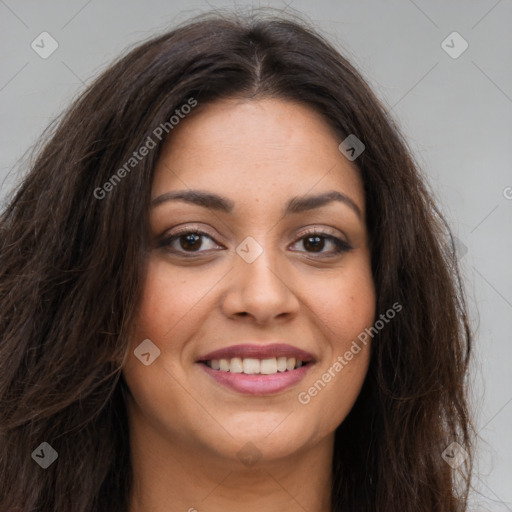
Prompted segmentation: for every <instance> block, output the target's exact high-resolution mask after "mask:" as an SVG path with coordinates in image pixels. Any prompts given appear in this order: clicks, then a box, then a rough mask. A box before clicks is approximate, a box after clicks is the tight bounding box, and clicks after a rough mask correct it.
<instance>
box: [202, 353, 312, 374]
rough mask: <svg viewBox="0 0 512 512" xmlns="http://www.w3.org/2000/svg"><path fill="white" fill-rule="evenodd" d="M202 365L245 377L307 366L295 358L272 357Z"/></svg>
mask: <svg viewBox="0 0 512 512" xmlns="http://www.w3.org/2000/svg"><path fill="white" fill-rule="evenodd" d="M201 362H202V363H203V364H205V365H206V366H208V367H209V368H211V369H212V370H216V371H219V372H230V373H243V374H245V375H275V374H276V373H278V372H280V373H283V372H290V371H293V370H296V369H298V368H300V367H302V366H304V365H307V364H309V363H308V362H306V361H301V360H300V359H296V358H295V357H286V356H281V357H272V358H268V359H255V358H253V357H245V358H241V357H233V358H231V359H209V360H206V361H201Z"/></svg>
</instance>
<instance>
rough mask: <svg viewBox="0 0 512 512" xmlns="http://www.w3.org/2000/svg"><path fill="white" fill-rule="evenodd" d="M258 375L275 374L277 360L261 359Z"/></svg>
mask: <svg viewBox="0 0 512 512" xmlns="http://www.w3.org/2000/svg"><path fill="white" fill-rule="evenodd" d="M260 373H262V374H263V375H272V374H274V373H277V359H276V358H275V357H273V358H272V359H262V360H261V369H260Z"/></svg>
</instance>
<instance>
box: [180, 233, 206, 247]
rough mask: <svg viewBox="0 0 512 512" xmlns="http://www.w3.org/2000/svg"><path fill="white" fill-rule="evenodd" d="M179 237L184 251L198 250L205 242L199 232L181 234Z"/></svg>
mask: <svg viewBox="0 0 512 512" xmlns="http://www.w3.org/2000/svg"><path fill="white" fill-rule="evenodd" d="M178 239H179V241H180V247H181V248H182V249H183V250H184V251H197V250H199V249H200V248H201V245H202V243H203V241H202V240H201V235H198V234H197V233H188V234H186V235H181V236H180V237H179V238H178Z"/></svg>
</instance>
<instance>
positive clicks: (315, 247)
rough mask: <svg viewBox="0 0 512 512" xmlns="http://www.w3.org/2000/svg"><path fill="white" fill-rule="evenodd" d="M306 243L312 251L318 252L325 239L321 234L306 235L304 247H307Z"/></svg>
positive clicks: (322, 246)
mask: <svg viewBox="0 0 512 512" xmlns="http://www.w3.org/2000/svg"><path fill="white" fill-rule="evenodd" d="M311 241H312V242H311ZM310 242H311V243H310ZM308 245H309V246H310V248H311V250H312V251H314V252H320V251H321V250H322V249H323V248H324V245H325V240H324V238H323V237H321V236H308V237H307V238H306V239H304V247H305V248H306V249H308Z"/></svg>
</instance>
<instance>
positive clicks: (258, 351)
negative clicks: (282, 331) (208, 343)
mask: <svg viewBox="0 0 512 512" xmlns="http://www.w3.org/2000/svg"><path fill="white" fill-rule="evenodd" d="M284 356H285V357H287V358H292V357H294V358H295V359H297V360H300V361H303V365H302V366H301V367H299V368H296V369H294V370H289V371H285V372H278V373H274V374H271V375H262V374H255V375H247V374H245V373H231V372H229V371H227V372H224V371H219V370H214V369H213V368H210V367H209V366H207V365H206V364H204V363H206V361H211V360H213V359H232V358H234V357H239V358H241V359H244V358H254V359H270V358H273V357H275V358H278V357H284ZM197 363H200V364H199V366H200V367H201V368H202V369H203V371H205V372H206V373H207V374H208V375H209V376H210V377H212V378H213V379H214V380H215V381H216V382H217V383H219V384H222V385H224V386H226V387H228V388H230V389H232V390H234V391H237V392H239V393H244V394H248V395H268V394H273V393H278V392H280V391H283V390H285V389H287V388H289V387H291V386H293V385H294V384H296V383H297V382H299V381H301V380H302V379H303V378H304V376H305V375H306V373H307V372H308V371H309V370H310V368H311V367H312V366H313V364H314V363H315V360H314V358H313V356H312V355H311V354H310V353H309V352H306V351H304V350H301V349H298V348H296V347H293V346H291V345H286V344H282V343H274V344H272V345H252V344H245V345H234V346H231V347H226V348H223V349H219V350H214V351H213V352H210V353H209V354H206V355H205V356H202V357H201V358H199V359H198V360H197Z"/></svg>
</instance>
